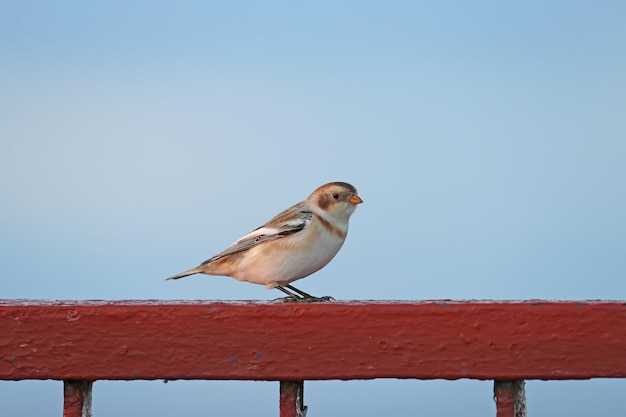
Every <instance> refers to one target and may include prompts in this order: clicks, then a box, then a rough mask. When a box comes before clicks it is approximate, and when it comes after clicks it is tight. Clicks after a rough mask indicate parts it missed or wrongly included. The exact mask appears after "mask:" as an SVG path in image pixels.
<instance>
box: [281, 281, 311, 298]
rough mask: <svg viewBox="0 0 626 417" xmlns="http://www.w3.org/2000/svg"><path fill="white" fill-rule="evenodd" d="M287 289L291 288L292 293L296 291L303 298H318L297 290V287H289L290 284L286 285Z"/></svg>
mask: <svg viewBox="0 0 626 417" xmlns="http://www.w3.org/2000/svg"><path fill="white" fill-rule="evenodd" d="M285 287H287V288H289V289H290V290H291V291H295V292H297V293H298V294H300V295H301V296H303V297H304V298H317V297H314V296H312V295H311V294H307V293H305V292H304V291H302V290H299V289H297V288H296V287H294V286H293V285H289V284H287V285H285Z"/></svg>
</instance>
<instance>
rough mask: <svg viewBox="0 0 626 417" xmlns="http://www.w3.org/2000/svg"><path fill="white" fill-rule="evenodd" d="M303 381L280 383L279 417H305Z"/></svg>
mask: <svg viewBox="0 0 626 417" xmlns="http://www.w3.org/2000/svg"><path fill="white" fill-rule="evenodd" d="M307 408H308V407H307V406H306V405H304V381H280V417H306V411H307Z"/></svg>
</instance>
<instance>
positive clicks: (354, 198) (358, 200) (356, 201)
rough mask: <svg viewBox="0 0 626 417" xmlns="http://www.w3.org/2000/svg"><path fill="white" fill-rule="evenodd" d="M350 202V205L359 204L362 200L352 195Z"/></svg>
mask: <svg viewBox="0 0 626 417" xmlns="http://www.w3.org/2000/svg"><path fill="white" fill-rule="evenodd" d="M350 202H351V203H352V204H361V203H362V202H363V200H361V197H359V196H358V195H353V196H352V197H350Z"/></svg>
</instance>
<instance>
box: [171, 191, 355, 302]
mask: <svg viewBox="0 0 626 417" xmlns="http://www.w3.org/2000/svg"><path fill="white" fill-rule="evenodd" d="M362 202H363V200H361V198H360V197H359V196H358V194H357V191H356V188H354V187H353V186H352V185H350V184H348V183H345V182H331V183H328V184H325V185H322V186H321V187H319V188H318V189H316V190H315V191H313V193H312V194H311V195H310V196H309V197H308V198H307V199H306V200H304V201H302V202H300V203H298V204H296V205H294V206H292V207H290V208H288V209H287V210H285V211H283V212H282V213H279V214H278V215H276V217H274V218H273V219H271V220H270V221H268V222H267V223H265V224H264V225H263V226H261V227H259V228H258V229H255V230H254V231H252V232H250V233H248V234H247V235H245V236H244V237H242V238H241V239H239V240H238V241H236V242H235V243H233V244H232V245H231V246H230V247H229V248H228V249H226V250H224V251H222V252H220V253H218V254H217V255H215V256H213V257H211V258H209V259H207V260H206V261H204V262H202V263H201V264H200V265H199V266H198V267H196V268H193V269H190V270H188V271H185V272H181V273H180V274H177V275H174V276H173V277H170V278H167V279H179V278H183V277H186V276H188V275H193V274H207V275H223V276H230V277H233V278H235V279H237V280H239V281H248V282H253V283H255V284H262V285H265V286H266V287H267V288H269V289H271V288H276V289H279V290H281V291H282V292H284V293H285V294H287V295H289V297H290V298H291V299H293V300H295V301H298V300H310V299H316V297H313V296H311V295H309V294H307V293H305V292H303V291H300V290H299V289H297V288H295V287H293V286H292V285H289V284H290V283H291V282H293V281H295V280H297V279H300V278H304V277H306V276H308V275H311V274H312V273H314V272H316V271H318V270H320V269H321V268H323V267H324V266H326V264H327V263H328V262H330V261H331V259H333V258H334V257H335V255H336V254H337V252H339V249H341V246H342V245H343V242H344V241H345V240H346V235H347V234H348V221H349V219H350V216H351V215H352V213H354V210H356V206H357V204H361V203H362ZM295 293H297V294H299V295H296V294H295Z"/></svg>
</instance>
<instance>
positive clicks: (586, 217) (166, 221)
mask: <svg viewBox="0 0 626 417" xmlns="http://www.w3.org/2000/svg"><path fill="white" fill-rule="evenodd" d="M624 22H626V3H624V2H622V1H594V2H591V1H589V2H584V1H525V2H515V3H513V2H500V1H482V2H464V1H451V2H398V1H387V2H367V1H345V2H325V1H321V2H274V1H268V2H189V1H180V2H163V1H124V2H120V1H107V2H83V1H65V2H47V1H20V2H8V1H7V2H2V3H1V5H0V141H1V142H0V143H1V147H0V193H1V199H2V204H0V262H1V264H2V268H3V274H4V277H3V278H2V281H1V282H2V286H1V288H0V298H42V299H111V300H115V299H215V300H239V299H246V300H247V299H260V300H268V299H273V298H276V297H278V296H280V295H281V294H280V293H279V292H278V291H268V290H266V289H265V288H264V287H261V286H256V285H252V284H246V283H240V282H237V281H235V280H232V279H229V278H225V277H203V276H196V277H190V278H187V279H185V280H181V281H176V282H171V281H168V282H166V281H164V280H163V279H164V278H165V277H167V276H170V275H172V274H174V273H177V272H180V271H182V270H185V269H188V268H190V267H193V266H196V265H197V264H198V263H199V262H201V261H203V260H204V259H206V258H208V257H209V256H211V255H213V254H214V253H216V252H218V251H220V250H222V249H224V248H225V247H226V246H228V245H229V244H231V243H232V242H233V241H234V240H236V239H237V238H239V237H240V236H242V235H243V234H245V233H247V232H249V231H250V230H252V229H254V228H256V227H257V226H260V225H261V224H263V223H264V222H265V221H266V220H268V219H269V218H270V217H272V216H273V215H274V214H276V213H277V212H278V211H280V210H282V209H284V208H286V207H287V206H289V205H291V204H293V203H296V202H298V201H300V200H302V199H304V198H305V197H306V196H308V194H309V193H310V192H311V191H312V190H313V189H315V188H316V187H317V186H319V185H321V184H323V183H325V182H328V181H336V180H340V181H347V182H350V183H352V184H354V185H355V186H356V187H357V188H358V190H359V193H360V195H361V196H362V198H363V200H364V201H365V203H364V204H362V205H360V206H359V208H358V210H357V211H356V213H355V214H354V215H353V216H352V221H351V229H350V234H349V236H348V239H347V242H346V244H345V245H344V248H343V249H342V250H341V252H340V253H339V255H338V256H337V257H336V259H335V260H333V261H332V262H331V263H330V264H329V265H328V266H327V267H326V268H325V269H323V270H322V271H320V272H318V273H316V274H315V275H313V276H311V277H309V278H306V279H305V280H303V281H299V283H298V287H300V288H302V289H303V290H304V291H307V292H311V293H313V294H317V295H332V296H334V297H335V298H337V299H340V300H351V299H376V300H396V299H402V300H421V299H442V298H446V299H447V298H452V299H498V300H500V299H503V300H506V299H531V298H540V299H557V300H560V299H626V280H625V277H626V214H625V212H626V210H625V209H626V187H625V186H624V182H625V180H626V46H625V45H626V24H625V23H624ZM625 389H626V381H619V380H595V381H572V382H539V381H530V382H528V385H527V392H528V401H529V411H530V412H531V414H532V415H533V416H551V415H559V414H560V415H568V416H588V415H601V414H605V415H624V414H625V413H626V404H624V401H623V393H624V390H625ZM491 390H492V385H491V383H490V382H479V381H453V382H451V381H396V380H376V381H349V382H340V381H325V382H307V383H306V398H305V402H306V403H307V404H309V405H310V411H309V415H310V416H346V415H361V416H379V415H381V414H383V413H385V414H387V415H390V414H393V415H394V416H408V415H414V414H415V413H421V414H424V415H429V416H443V415H461V414H462V415H466V416H479V415H480V416H483V415H494V413H495V406H494V404H493V401H492V398H491V395H492V392H491ZM61 392H62V385H61V383H60V382H57V381H26V382H19V383H13V382H1V383H0V404H2V408H3V410H2V415H3V416H4V415H6V416H12V415H15V416H17V415H20V416H25V417H30V416H40V415H44V414H46V415H54V413H57V415H60V414H61V404H62V396H61ZM451 393H453V395H454V396H455V398H456V400H454V401H450V400H449V399H450V395H451ZM34 398H36V399H37V400H36V401H34V400H33V399H34ZM277 404H278V383H275V382H212V381H185V382H171V383H169V384H163V383H162V382H158V381H155V382H97V383H96V384H95V388H94V412H95V415H97V416H98V417H108V416H134V415H146V416H148V415H149V416H154V417H159V416H170V415H182V414H183V413H184V414H185V415H188V416H201V415H207V414H216V415H225V416H226V415H230V416H248V415H277V410H278V405H277ZM233 405H235V407H234V408H233ZM50 413H52V414H50Z"/></svg>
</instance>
